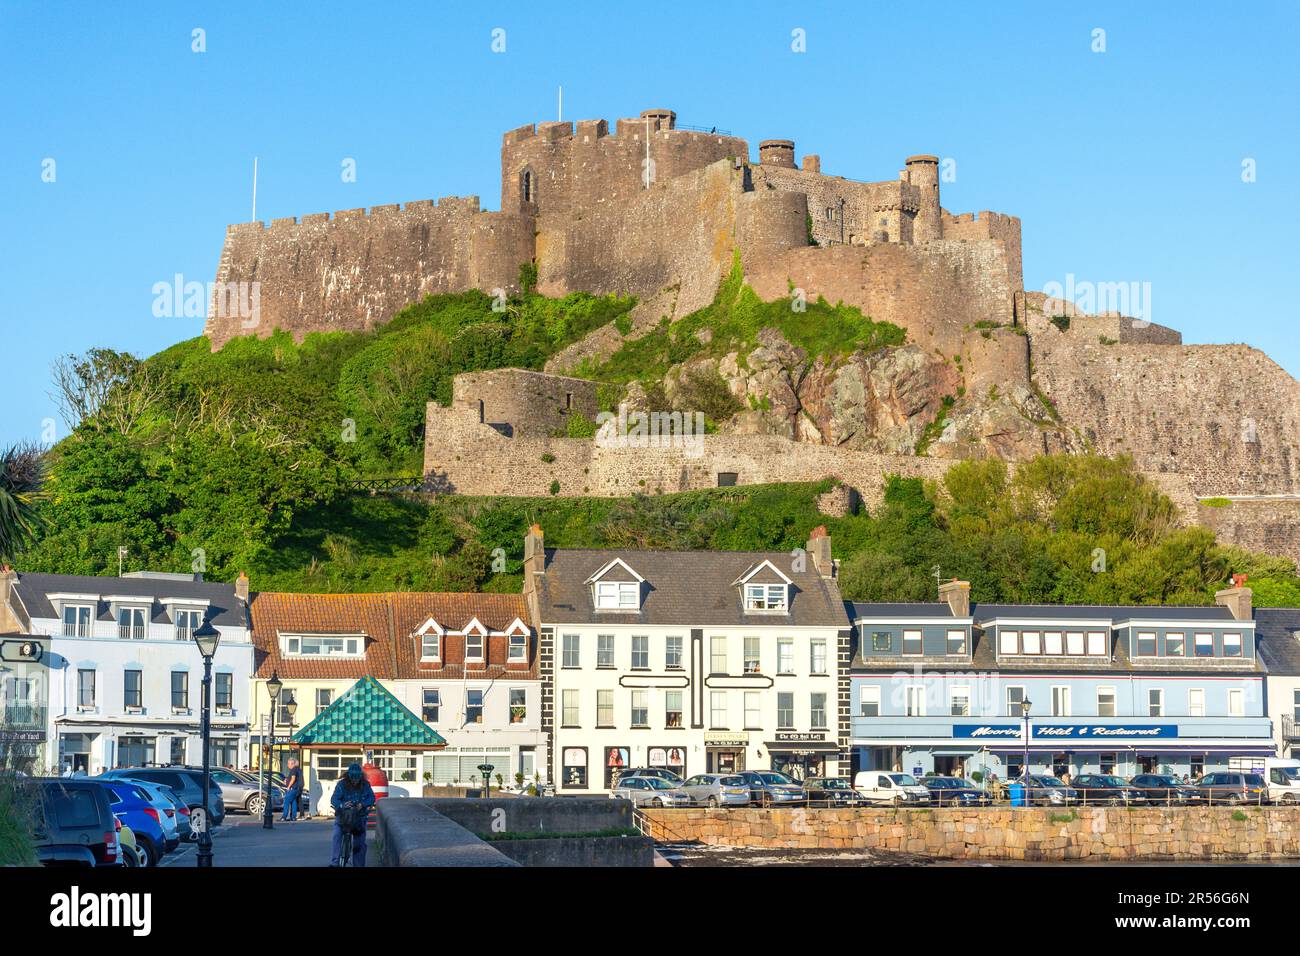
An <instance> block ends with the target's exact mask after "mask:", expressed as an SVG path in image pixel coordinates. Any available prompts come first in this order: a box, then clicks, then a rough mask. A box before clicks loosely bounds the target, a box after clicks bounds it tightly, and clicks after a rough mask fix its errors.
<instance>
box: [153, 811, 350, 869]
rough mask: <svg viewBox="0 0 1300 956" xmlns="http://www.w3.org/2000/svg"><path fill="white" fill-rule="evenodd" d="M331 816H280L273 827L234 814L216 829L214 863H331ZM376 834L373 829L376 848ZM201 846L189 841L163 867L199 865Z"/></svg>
mask: <svg viewBox="0 0 1300 956" xmlns="http://www.w3.org/2000/svg"><path fill="white" fill-rule="evenodd" d="M333 823H334V821H333V820H332V819H330V818H325V819H321V818H315V819H312V820H300V821H298V822H297V823H281V822H280V820H279V819H278V818H277V819H276V821H275V826H274V827H273V828H272V829H270V830H264V829H263V828H262V820H261V818H260V817H258V818H254V817H249V816H246V815H244V814H233V813H232V814H230V815H229V816H227V817H226V819H225V822H224V823H222V825H221V826H219V827H216V828H215V829H214V830H213V831H212V865H213V866H278V867H310V866H329V862H330V838H331V836H332V830H333ZM373 839H374V833H373V831H372V832H371V843H372V846H371V847H369V848H368V849H371V850H373ZM197 853H198V848H197V847H196V846H195V845H194V844H193V843H185V844H182V845H181V846H180V847H177V849H176V850H175V851H174V852H172V853H168V854H167V855H166V856H165V857H163V859H162V862H161V863H160V864H159V865H160V866H181V867H191V866H195V865H196V863H195V860H196V857H197Z"/></svg>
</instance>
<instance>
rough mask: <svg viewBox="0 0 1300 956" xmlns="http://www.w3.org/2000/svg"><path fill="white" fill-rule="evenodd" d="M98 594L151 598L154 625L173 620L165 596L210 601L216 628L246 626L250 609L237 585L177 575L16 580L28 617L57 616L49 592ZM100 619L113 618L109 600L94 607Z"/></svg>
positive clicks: (22, 575)
mask: <svg viewBox="0 0 1300 956" xmlns="http://www.w3.org/2000/svg"><path fill="white" fill-rule="evenodd" d="M60 593H65V594H66V593H73V594H99V595H105V596H107V595H122V596H130V597H138V598H142V599H143V598H149V599H150V600H151V601H152V602H153V607H152V609H151V611H150V618H151V620H152V622H153V623H155V624H164V623H168V622H170V620H171V618H170V617H169V616H168V614H167V609H166V608H165V607H163V605H162V604H160V603H158V602H159V601H160V599H162V598H179V599H181V600H186V599H188V600H194V601H198V602H204V601H206V602H208V613H207V616H206V620H207V622H208V623H209V624H212V625H214V626H216V627H247V626H248V612H247V609H246V608H245V606H244V603H243V602H242V601H240V600H239V598H237V597H236V596H235V585H234V584H224V583H221V582H217V581H193V580H185V579H176V578H154V577H120V578H119V577H107V576H99V575H89V574H44V573H38V572H32V571H29V572H26V573H19V575H18V580H17V581H15V582H14V594H15V596H16V597H17V599H18V603H19V604H20V606H21V608H22V610H23V612H25V613H26V614H27V616H28V618H29V619H30V618H35V617H41V618H54V619H56V620H57V619H58V617H59V612H58V609H57V608H56V607H55V606H54V603H53V602H52V601H50V599H49V595H50V594H60ZM95 618H96V620H100V621H111V620H112V619H113V612H112V608H111V607H110V606H109V604H108V602H107V601H100V602H99V606H98V607H97V608H96V609H95Z"/></svg>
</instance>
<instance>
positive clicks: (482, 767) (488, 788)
mask: <svg viewBox="0 0 1300 956" xmlns="http://www.w3.org/2000/svg"><path fill="white" fill-rule="evenodd" d="M495 769H496V767H494V766H493V765H492V764H490V763H481V764H479V765H478V772H479V773H481V774H482V775H483V797H484V799H486V798H488V797H490V796H492V776H491V775H492V771H493V770H495Z"/></svg>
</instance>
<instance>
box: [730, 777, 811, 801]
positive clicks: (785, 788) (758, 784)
mask: <svg viewBox="0 0 1300 956" xmlns="http://www.w3.org/2000/svg"><path fill="white" fill-rule="evenodd" d="M736 776H738V777H740V778H741V779H743V780H744V781H745V784H746V786H748V787H749V802H750V803H753V804H756V805H758V806H760V807H772V806H791V805H795V804H801V803H804V802H805V801H806V800H807V799H808V797H807V794H805V793H804V789H803V787H801V786H799V784H797V783H795V782H794V780H792V779H791V778H790V777H788V776H786V775H785V774H783V773H781V772H780V771H779V770H742V771H741V772H740V773H738V774H736Z"/></svg>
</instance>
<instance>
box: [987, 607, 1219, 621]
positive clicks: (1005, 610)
mask: <svg viewBox="0 0 1300 956" xmlns="http://www.w3.org/2000/svg"><path fill="white" fill-rule="evenodd" d="M971 615H972V616H973V617H974V618H975V620H976V621H977V622H983V621H988V620H992V619H993V618H996V617H1012V618H1023V617H1041V618H1045V619H1050V620H1057V621H1076V620H1088V619H1090V618H1091V619H1097V618H1106V619H1108V620H1111V621H1127V620H1129V619H1130V618H1132V619H1136V620H1144V619H1145V620H1149V621H1223V622H1225V623H1231V622H1232V620H1233V618H1232V612H1231V611H1229V610H1228V609H1227V608H1226V607H1224V606H1223V605H1221V604H1204V605H1197V606H1188V605H1161V604H972V605H971Z"/></svg>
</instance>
